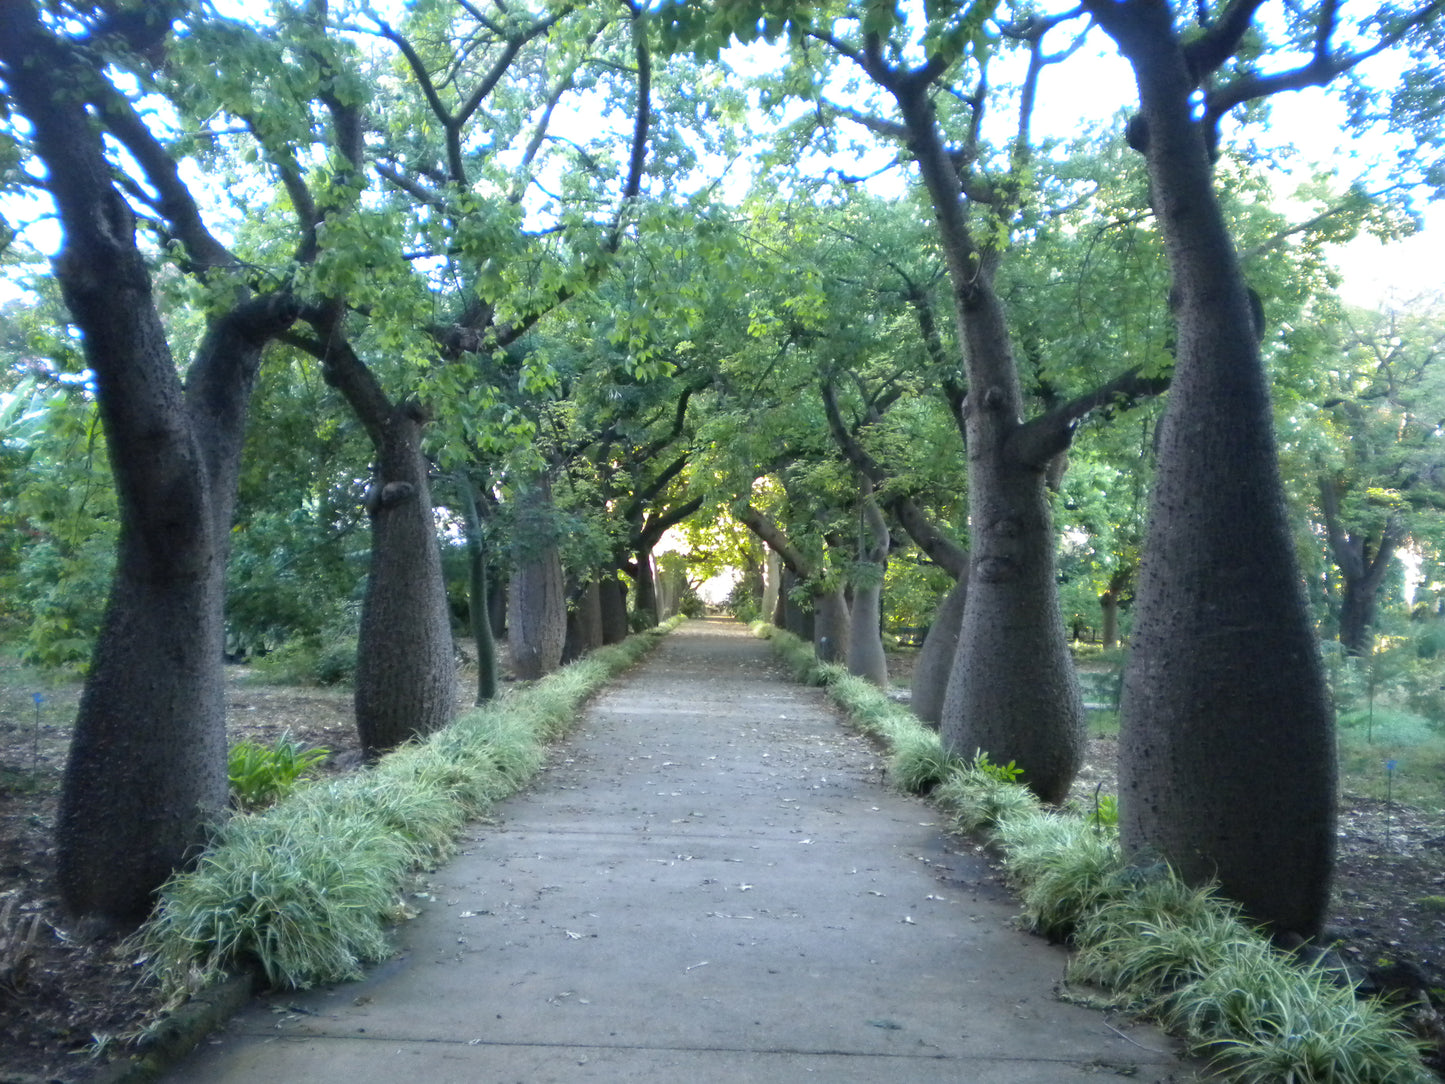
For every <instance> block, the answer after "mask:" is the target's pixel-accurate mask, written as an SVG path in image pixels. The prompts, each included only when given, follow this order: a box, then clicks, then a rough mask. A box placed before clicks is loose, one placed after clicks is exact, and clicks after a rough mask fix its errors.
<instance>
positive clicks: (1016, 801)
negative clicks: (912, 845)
mask: <svg viewBox="0 0 1445 1084" xmlns="http://www.w3.org/2000/svg"><path fill="white" fill-rule="evenodd" d="M987 761H988V758H987V756H985V755H984V754H978V755H977V756H975V757H974V760H973V763H971V764H965V765H963V766H962V767H961V768H958V769H956V770H955V771H954V772H953V773H952V774H951V775H949V777H948V778H947V779H945V780H944V781H943V782H942V783H941V784H940V785H939V786H938V787H937V788H936V789H935V790H934V791H933V794H932V798H933V800H934V802H935V803H937V804H938V805H939V806H940V807H942V808H943V809H944V810H945V811H946V812H948V813H949V814H951V815H952V817H953V821H954V825H955V827H957V828H958V829H959V830H960V831H963V832H981V831H984V830H987V829H990V828H992V827H993V826H994V825H996V824H998V823H999V822H1000V821H1003V820H1005V819H1007V818H1010V817H1013V816H1016V815H1018V814H1022V813H1027V812H1033V811H1037V810H1038V809H1040V808H1041V807H1040V805H1039V800H1038V798H1037V797H1036V796H1035V795H1034V793H1033V791H1031V790H1029V789H1028V788H1027V787H1025V786H1021V785H1019V783H1018V782H1017V780H1016V779H1013V778H1006V777H1004V776H1003V775H1001V774H1000V771H999V766H998V765H994V764H989V763H988V762H987ZM1005 770H1006V768H1005Z"/></svg>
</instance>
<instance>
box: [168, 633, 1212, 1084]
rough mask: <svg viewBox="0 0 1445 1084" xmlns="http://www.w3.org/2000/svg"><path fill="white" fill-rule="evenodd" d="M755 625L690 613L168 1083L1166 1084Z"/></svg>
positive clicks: (1149, 1050) (1145, 1051) (1173, 1075)
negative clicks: (452, 855) (328, 981)
mask: <svg viewBox="0 0 1445 1084" xmlns="http://www.w3.org/2000/svg"><path fill="white" fill-rule="evenodd" d="M883 764H884V761H883V758H882V757H881V755H880V754H879V753H878V752H877V750H876V749H874V748H873V747H871V746H870V745H869V744H868V742H867V741H865V740H864V739H863V738H861V737H859V736H857V735H856V734H854V733H852V732H851V731H850V730H848V728H847V727H846V725H845V723H844V722H843V721H842V720H841V718H840V717H839V715H838V713H837V711H836V710H835V709H834V708H833V707H832V706H831V705H830V704H829V703H828V701H827V699H826V697H825V696H824V694H823V693H822V692H821V691H820V690H818V689H814V688H809V687H805V686H801V685H798V684H795V683H794V682H792V681H791V680H790V679H789V677H788V675H787V674H786V673H785V671H784V670H783V668H782V666H781V665H780V663H778V662H777V661H775V658H774V656H773V653H772V650H771V648H769V647H768V645H767V644H766V643H764V642H762V641H760V640H757V639H754V638H753V637H751V636H750V635H748V633H747V631H746V630H745V629H744V628H743V627H742V626H741V625H737V624H734V623H725V622H718V621H701V622H691V623H689V624H686V625H683V626H681V627H680V628H679V629H677V630H676V631H675V632H673V633H672V634H670V635H668V636H667V637H666V638H664V640H663V641H662V643H661V645H660V646H659V647H658V648H657V650H656V651H655V652H654V653H653V654H652V655H651V656H649V657H648V658H647V659H646V660H645V661H644V662H643V663H641V664H640V665H639V666H638V667H637V668H636V669H634V670H633V671H631V672H630V673H628V674H626V675H624V676H623V677H622V678H621V679H619V680H618V681H617V682H615V683H614V684H613V685H611V686H609V687H608V689H607V690H606V691H605V692H604V693H603V694H602V695H600V696H599V697H597V698H596V699H595V700H593V701H592V702H591V704H590V705H589V706H588V708H587V709H586V714H585V717H584V718H583V719H582V721H581V723H580V725H579V726H578V728H577V729H576V731H575V732H574V733H573V735H572V736H571V737H570V738H568V739H567V740H566V741H564V742H562V743H561V744H560V745H559V746H558V747H557V748H556V749H555V750H554V752H553V755H552V758H551V760H550V761H549V764H548V767H547V769H546V770H545V771H544V772H543V773H542V774H541V775H539V776H538V778H537V779H536V781H535V782H534V784H533V785H532V786H531V787H530V788H529V789H528V790H526V791H524V792H523V793H521V794H518V795H516V796H514V797H513V798H511V799H509V800H507V801H506V802H504V803H502V804H501V805H499V806H498V807H497V809H496V812H495V818H494V821H491V822H485V823H481V824H478V825H475V826H473V828H472V829H471V831H470V833H469V835H468V837H467V839H466V840H465V841H464V842H463V845H462V853H461V854H460V855H459V856H458V857H457V858H456V859H454V860H453V861H452V862H450V863H449V864H448V865H446V866H444V867H443V868H441V869H439V870H437V871H436V872H435V873H434V874H433V875H432V876H431V878H430V884H429V886H428V887H427V889H426V898H424V899H422V900H420V901H419V903H420V906H421V908H422V914H421V915H420V917H418V918H416V919H415V920H414V921H411V922H408V923H406V924H404V925H403V926H402V927H401V928H400V929H399V931H398V935H397V936H398V947H399V952H398V955H397V956H396V957H395V958H394V959H393V960H391V961H389V962H388V963H386V964H383V965H381V966H379V967H377V968H375V969H373V970H372V971H371V972H369V974H368V977H367V978H366V979H365V980H364V981H362V982H355V983H348V984H345V985H341V986H336V987H331V988H327V989H323V990H315V991H308V992H304V993H284V994H276V995H272V996H270V997H268V998H264V999H261V1000H259V1001H257V1002H254V1003H253V1004H252V1006H251V1008H249V1009H248V1010H246V1011H245V1012H243V1013H241V1014H240V1015H239V1016H237V1017H235V1018H234V1019H233V1020H232V1021H231V1022H230V1024H229V1025H227V1026H226V1027H225V1028H224V1029H223V1030H222V1031H220V1032H218V1033H216V1034H215V1035H213V1036H212V1037H211V1038H210V1039H209V1040H208V1041H206V1042H205V1043H203V1044H202V1045H201V1047H200V1048H199V1049H198V1050H197V1051H196V1052H195V1054H193V1055H192V1056H191V1058H190V1059H189V1060H187V1061H185V1062H183V1063H182V1064H181V1065H180V1066H179V1067H178V1068H177V1069H176V1070H175V1071H174V1072H173V1073H172V1074H171V1075H170V1076H168V1077H167V1078H166V1079H167V1080H168V1081H172V1082H175V1084H180V1082H188V1081H189V1082H195V1084H222V1082H235V1084H271V1082H275V1084H300V1082H316V1084H327V1082H333V1081H334V1082H345V1084H373V1082H386V1084H412V1082H414V1084H452V1082H455V1084H464V1082H465V1084H472V1082H486V1084H493V1082H495V1084H511V1082H515V1084H545V1082H551V1081H565V1082H592V1081H623V1080H666V1081H676V1082H680V1084H703V1082H729V1084H732V1082H746V1081H759V1082H767V1084H791V1082H794V1081H803V1080H807V1081H826V1082H855V1081H856V1082H864V1081H866V1082H870V1084H872V1082H894V1081H897V1082H911V1081H919V1082H923V1081H927V1082H928V1084H938V1082H940V1081H949V1082H966V1084H1025V1082H1028V1084H1069V1082H1074V1081H1080V1082H1082V1081H1088V1082H1090V1084H1099V1081H1100V1080H1107V1079H1110V1078H1111V1077H1114V1076H1119V1077H1124V1078H1128V1079H1130V1080H1133V1081H1138V1082H1154V1084H1163V1082H1166V1081H1170V1082H1176V1084H1183V1082H1185V1081H1193V1080H1196V1079H1202V1077H1201V1076H1196V1073H1197V1072H1198V1070H1197V1068H1196V1067H1195V1066H1193V1065H1192V1064H1191V1063H1189V1062H1187V1061H1184V1060H1181V1059H1179V1058H1177V1057H1176V1056H1175V1053H1174V1050H1175V1047H1174V1045H1173V1043H1172V1042H1171V1040H1170V1039H1169V1038H1167V1037H1166V1036H1164V1035H1163V1034H1161V1033H1160V1032H1158V1031H1157V1030H1155V1029H1153V1028H1150V1027H1146V1026H1142V1025H1137V1024H1134V1023H1132V1022H1131V1021H1129V1020H1128V1019H1127V1018H1122V1017H1121V1018H1117V1019H1116V1018H1113V1017H1110V1016H1108V1015H1106V1014H1105V1013H1103V1012H1101V1011H1098V1010H1095V1009H1091V1008H1084V1007H1080V1006H1078V1005H1074V1004H1069V1003H1066V1002H1064V1001H1061V1000H1060V999H1059V998H1058V997H1057V996H1056V992H1055V990H1056V987H1057V985H1058V983H1059V982H1060V980H1061V978H1062V976H1063V970H1064V963H1065V957H1064V953H1063V951H1062V950H1061V949H1059V948H1057V947H1055V946H1050V945H1048V944H1046V943H1044V942H1043V941H1042V940H1040V939H1038V938H1036V937H1032V936H1030V935H1028V934H1025V933H1022V932H1020V931H1019V930H1018V929H1016V928H1015V926H1014V924H1013V919H1014V916H1015V915H1016V914H1017V911H1018V905H1017V903H1016V902H1015V901H1014V900H1013V899H1012V898H1011V897H1010V896H1009V895H1008V894H1007V892H1006V891H1004V890H1003V889H1002V888H1001V887H1000V886H999V885H998V883H997V881H996V880H995V878H994V876H993V875H992V873H991V872H990V870H989V867H988V863H987V861H986V859H985V857H984V856H983V855H981V854H979V853H977V852H976V850H975V848H974V847H973V845H972V844H970V843H968V842H967V841H963V840H960V839H958V838H957V837H950V836H949V835H947V834H946V833H945V832H944V830H943V826H942V825H941V823H939V821H940V819H941V818H940V817H939V816H938V815H937V813H936V812H935V811H934V810H933V809H932V808H931V807H930V806H928V805H927V804H926V803H924V802H922V801H919V800H917V799H913V798H909V797H904V796H901V795H899V794H897V793H895V792H894V791H892V790H890V789H889V787H888V786H887V785H886V782H885V781H884V780H883V778H882V776H883Z"/></svg>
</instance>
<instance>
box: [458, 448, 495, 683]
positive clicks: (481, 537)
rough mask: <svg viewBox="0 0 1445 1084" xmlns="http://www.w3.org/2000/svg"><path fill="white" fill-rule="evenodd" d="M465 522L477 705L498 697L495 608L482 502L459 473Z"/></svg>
mask: <svg viewBox="0 0 1445 1084" xmlns="http://www.w3.org/2000/svg"><path fill="white" fill-rule="evenodd" d="M457 488H458V489H459V490H460V492H461V504H462V520H463V522H464V523H465V525H466V531H467V619H468V624H469V626H470V627H471V630H472V639H473V640H474V641H475V643H476V648H477V703H478V704H485V703H486V702H487V701H488V700H492V699H494V698H495V697H496V695H497V643H496V640H495V639H493V637H492V613H491V610H492V604H491V592H490V590H489V586H490V584H489V577H488V574H487V573H488V564H489V562H490V559H491V557H490V554H489V553H488V552H487V537H486V528H485V526H484V525H483V523H482V516H481V509H480V502H479V501H478V500H477V493H476V490H475V488H473V486H472V482H471V479H470V478H469V477H467V473H466V471H459V472H458V476H457Z"/></svg>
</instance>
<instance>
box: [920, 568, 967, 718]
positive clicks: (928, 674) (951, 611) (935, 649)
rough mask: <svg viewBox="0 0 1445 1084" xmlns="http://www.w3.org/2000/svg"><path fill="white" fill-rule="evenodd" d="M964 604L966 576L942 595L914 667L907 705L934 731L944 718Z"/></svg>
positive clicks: (965, 598)
mask: <svg viewBox="0 0 1445 1084" xmlns="http://www.w3.org/2000/svg"><path fill="white" fill-rule="evenodd" d="M967 602H968V577H967V576H965V577H963V578H962V579H961V580H959V581H958V582H957V583H956V584H954V585H953V589H952V590H951V591H949V592H948V594H946V595H944V596H943V601H942V602H941V603H940V604H939V606H938V611H937V613H935V614H934V615H933V624H932V625H930V626H929V629H928V635H927V636H925V637H924V638H923V647H922V648H920V649H919V652H918V659H917V661H916V662H915V663H914V665H913V683H912V686H911V688H912V696H911V698H910V705H911V707H912V708H913V714H914V715H916V716H918V718H919V719H921V720H923V722H925V723H927V724H928V725H929V726H931V727H933V728H934V729H938V727H939V726H940V724H941V721H942V719H943V701H944V697H945V696H946V695H947V693H948V681H949V676H950V675H951V674H952V673H953V660H954V656H955V655H957V653H958V633H959V630H960V629H961V628H962V626H963V611H964V608H965V606H966V605H967Z"/></svg>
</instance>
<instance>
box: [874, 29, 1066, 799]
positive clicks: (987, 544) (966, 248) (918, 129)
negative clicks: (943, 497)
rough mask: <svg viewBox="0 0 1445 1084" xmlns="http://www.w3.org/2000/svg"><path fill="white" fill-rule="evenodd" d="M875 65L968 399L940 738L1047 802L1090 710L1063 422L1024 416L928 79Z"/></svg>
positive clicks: (1062, 778)
mask: <svg viewBox="0 0 1445 1084" xmlns="http://www.w3.org/2000/svg"><path fill="white" fill-rule="evenodd" d="M868 63H869V65H870V73H871V74H873V77H874V78H875V79H876V80H878V81H879V82H880V84H881V85H883V86H886V87H887V88H888V89H889V90H890V91H891V92H892V93H893V95H894V98H895V99H896V100H897V102H898V106H899V109H900V111H901V112H902V114H903V117H904V121H905V123H906V125H907V128H908V132H909V136H910V142H909V148H910V150H911V151H912V153H913V155H914V157H915V159H916V160H917V162H918V165H919V169H920V172H921V174H922V177H923V180H924V183H925V185H926V186H927V188H928V192H929V196H930V199H931V202H932V204H933V208H934V213H935V215H936V218H937V225H938V233H939V239H940V241H941V243H942V247H943V253H944V257H945V260H946V262H947V265H948V270H949V278H950V281H951V283H952V285H953V294H954V310H955V315H956V317H957V320H958V327H959V338H960V341H961V342H962V343H963V346H964V362H965V368H966V371H967V376H968V386H969V396H968V408H967V411H966V416H965V427H966V432H967V435H966V440H965V444H966V445H967V451H968V507H969V521H970V524H971V525H972V531H971V546H972V553H971V562H970V574H969V585H968V605H967V606H966V607H965V608H964V614H963V624H962V626H961V628H960V632H959V639H958V648H957V651H956V653H955V657H954V665H953V671H952V674H951V675H950V678H949V684H948V690H947V692H946V694H945V697H944V707H943V719H942V727H941V729H942V735H943V742H944V745H945V746H946V747H947V748H948V749H950V750H952V751H953V752H956V753H959V754H961V755H964V756H972V755H973V753H974V751H975V750H983V751H984V752H986V753H988V754H989V755H990V756H991V757H992V758H993V759H994V760H995V761H998V762H1005V763H1006V762H1008V761H1010V760H1012V761H1016V762H1017V763H1018V765H1019V766H1020V767H1021V768H1022V769H1023V781H1024V782H1025V783H1027V784H1028V786H1029V787H1030V788H1031V789H1032V790H1033V791H1034V792H1035V793H1036V794H1037V795H1038V796H1039V797H1040V798H1042V799H1043V800H1044V801H1048V802H1058V801H1061V800H1063V798H1064V797H1065V795H1066V794H1067V793H1068V789H1069V785H1070V784H1071V783H1072V782H1073V779H1074V776H1075V775H1076V774H1077V772H1078V770H1079V767H1080V765H1081V764H1082V762H1083V752H1084V736H1085V735H1084V709H1083V700H1082V697H1081V696H1080V693H1079V685H1078V679H1077V677H1076V675H1075V673H1074V665H1073V660H1072V658H1070V656H1069V651H1068V644H1067V642H1066V640H1065V636H1064V626H1063V618H1062V615H1061V613H1060V610H1059V599H1058V584H1057V579H1056V576H1055V569H1054V549H1055V542H1054V534H1053V526H1052V523H1051V522H1050V516H1049V504H1048V495H1047V493H1046V490H1045V470H1046V468H1047V466H1048V464H1049V462H1050V461H1051V460H1053V459H1054V457H1055V456H1057V455H1058V454H1059V453H1060V452H1062V451H1063V450H1064V449H1065V448H1067V446H1068V440H1069V435H1070V433H1071V431H1072V426H1071V425H1061V424H1059V423H1058V420H1056V419H1055V418H1054V417H1052V416H1044V417H1041V418H1038V419H1035V420H1034V421H1033V422H1030V423H1028V424H1025V423H1024V422H1022V420H1021V418H1022V396H1021V393H1020V388H1019V380H1018V371H1017V367H1016V365H1015V363H1014V358H1013V348H1012V345H1011V343H1010V342H1009V335H1008V326H1007V322H1006V320H1005V316H1004V311H1003V303H1002V301H1001V299H1000V298H999V296H998V293H997V291H996V289H995V287H994V281H993V278H994V269H995V266H996V263H997V260H998V254H997V252H996V251H994V250H990V249H981V248H980V247H978V246H976V245H975V244H974V241H973V238H972V236H971V234H970V232H969V225H968V219H967V214H966V210H965V207H964V205H963V202H962V199H961V195H960V193H961V191H962V184H961V181H960V179H959V176H958V174H957V172H956V171H955V169H954V165H953V158H952V157H951V156H950V154H949V152H948V149H947V148H946V147H945V146H944V145H943V142H942V138H941V136H940V134H939V131H938V125H937V122H936V119H935V116H934V112H933V106H932V103H931V101H930V100H929V97H928V90H927V87H928V84H927V83H926V82H924V81H921V80H918V79H915V78H910V77H908V76H905V75H900V74H899V73H898V72H895V71H892V70H890V69H887V68H885V67H883V63H882V57H881V54H876V55H875V54H870V55H869V58H868Z"/></svg>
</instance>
